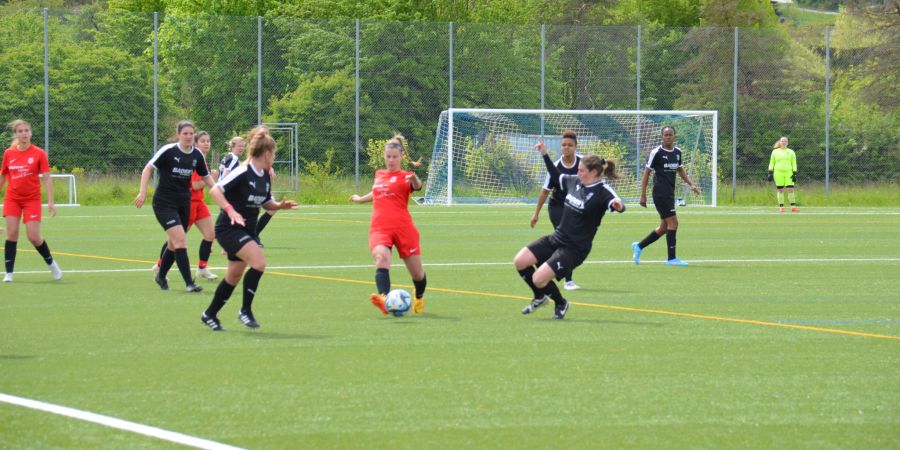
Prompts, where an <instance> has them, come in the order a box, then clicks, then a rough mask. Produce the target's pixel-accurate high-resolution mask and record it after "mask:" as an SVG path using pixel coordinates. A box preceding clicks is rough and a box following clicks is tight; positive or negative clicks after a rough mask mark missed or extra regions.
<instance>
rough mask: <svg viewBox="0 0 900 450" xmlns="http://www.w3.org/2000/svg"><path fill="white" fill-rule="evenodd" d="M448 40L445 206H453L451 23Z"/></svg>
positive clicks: (451, 23)
mask: <svg viewBox="0 0 900 450" xmlns="http://www.w3.org/2000/svg"><path fill="white" fill-rule="evenodd" d="M447 30H448V32H449V34H450V39H449V47H450V49H449V50H450V70H449V72H450V104H449V105H448V107H447V204H448V205H452V204H453V22H450V23H449V24H448V28H447Z"/></svg>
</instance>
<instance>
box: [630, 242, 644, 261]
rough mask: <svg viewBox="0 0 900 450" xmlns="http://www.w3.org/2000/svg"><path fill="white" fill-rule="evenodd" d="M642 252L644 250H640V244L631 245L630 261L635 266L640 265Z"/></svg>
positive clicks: (633, 243)
mask: <svg viewBox="0 0 900 450" xmlns="http://www.w3.org/2000/svg"><path fill="white" fill-rule="evenodd" d="M642 251H644V249H642V248H641V244H638V243H637V242H632V243H631V259H633V260H634V263H635V264H640V263H641V252H642Z"/></svg>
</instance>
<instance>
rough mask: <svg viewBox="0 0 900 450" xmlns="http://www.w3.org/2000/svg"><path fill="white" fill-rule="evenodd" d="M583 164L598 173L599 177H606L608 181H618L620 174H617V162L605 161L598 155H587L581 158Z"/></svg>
mask: <svg viewBox="0 0 900 450" xmlns="http://www.w3.org/2000/svg"><path fill="white" fill-rule="evenodd" d="M581 164H584V168H585V169H587V170H588V171H589V172H590V171H592V170H593V171H595V172H597V175H598V176H601V177H606V179H608V180H618V179H619V174H618V173H616V162H615V161H613V160H611V159H603V158H601V157H599V156H597V155H587V156H585V157H584V158H581Z"/></svg>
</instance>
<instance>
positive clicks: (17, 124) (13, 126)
mask: <svg viewBox="0 0 900 450" xmlns="http://www.w3.org/2000/svg"><path fill="white" fill-rule="evenodd" d="M22 125H25V126H26V127H28V128H31V124H30V123H28V122H26V121H24V120H22V119H16V120H13V121H12V122H10V123H8V124H6V127H7V128H9V131H12V134H13V139H12V143H11V144H10V147H15V146H17V145H19V139H18V138H16V128H19V127H20V126H22Z"/></svg>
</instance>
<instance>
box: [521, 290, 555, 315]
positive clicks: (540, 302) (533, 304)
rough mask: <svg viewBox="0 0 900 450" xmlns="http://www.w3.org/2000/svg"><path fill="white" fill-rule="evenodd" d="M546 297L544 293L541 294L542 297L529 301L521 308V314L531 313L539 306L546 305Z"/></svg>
mask: <svg viewBox="0 0 900 450" xmlns="http://www.w3.org/2000/svg"><path fill="white" fill-rule="evenodd" d="M548 298H549V297H547V296H546V295H545V296H543V297H541V298H536V299H534V300H532V301H531V303H529V304H528V306H526V307H524V308H522V314H531V313H533V312H534V311H535V310H536V309H538V308H540V307H541V306H544V305H546V304H547V299H548Z"/></svg>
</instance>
